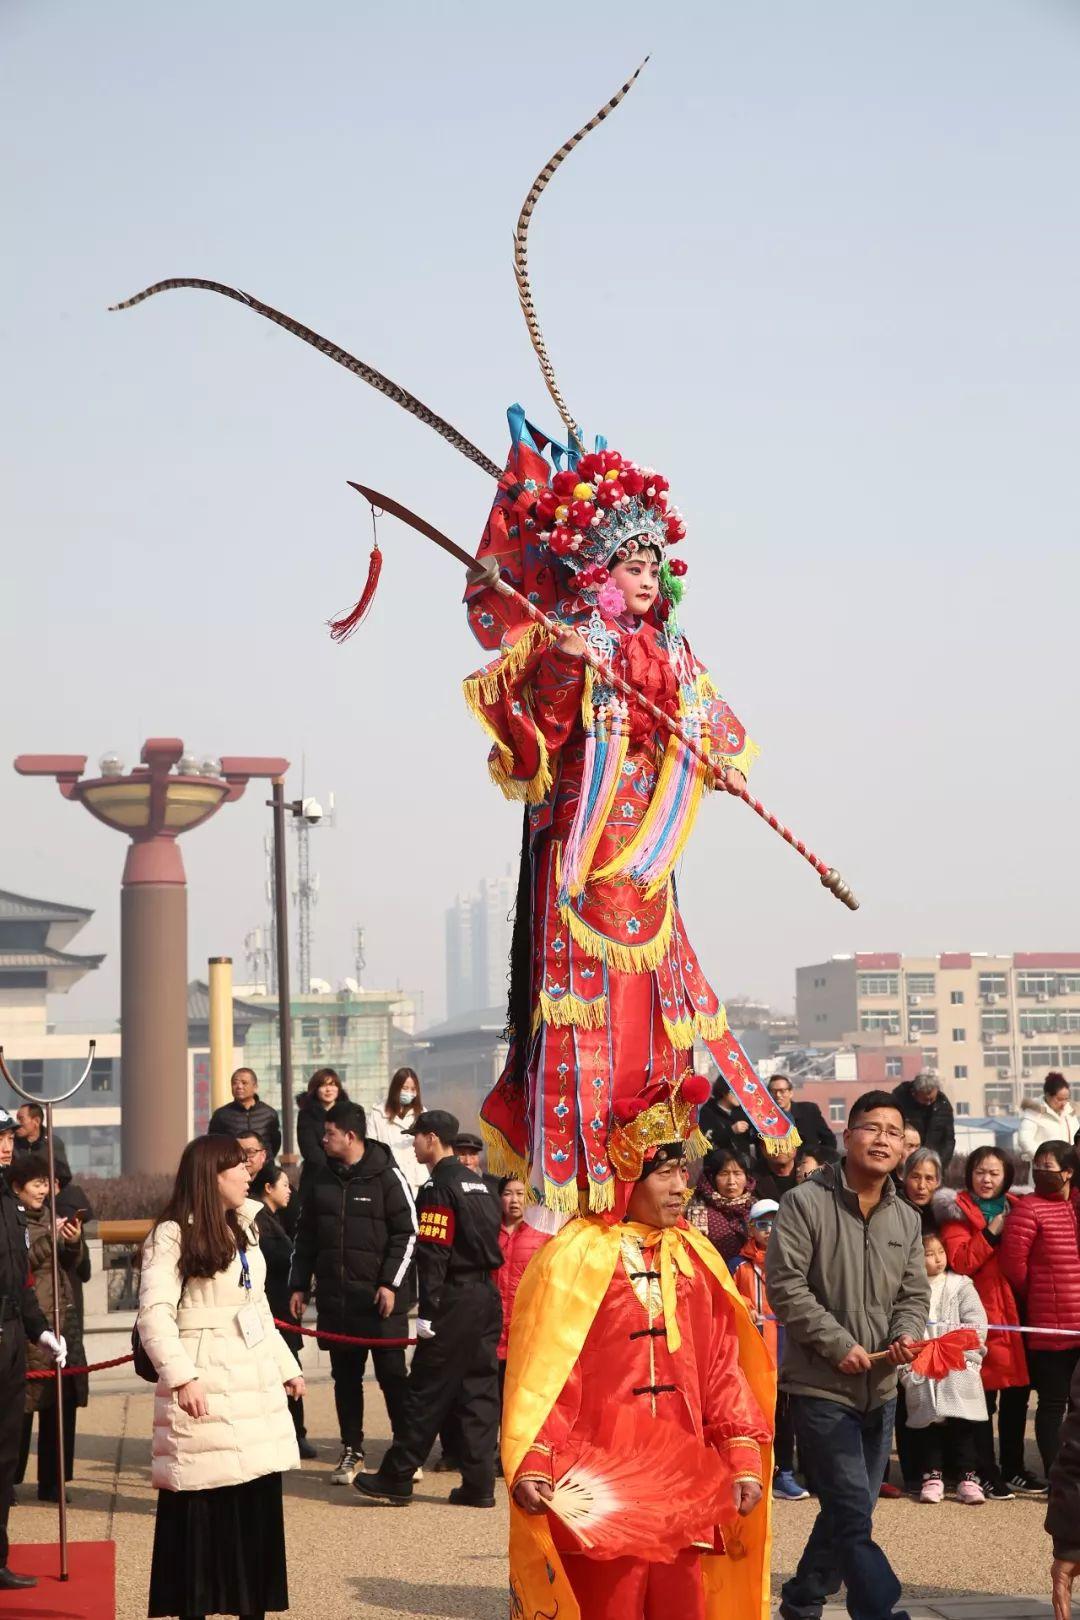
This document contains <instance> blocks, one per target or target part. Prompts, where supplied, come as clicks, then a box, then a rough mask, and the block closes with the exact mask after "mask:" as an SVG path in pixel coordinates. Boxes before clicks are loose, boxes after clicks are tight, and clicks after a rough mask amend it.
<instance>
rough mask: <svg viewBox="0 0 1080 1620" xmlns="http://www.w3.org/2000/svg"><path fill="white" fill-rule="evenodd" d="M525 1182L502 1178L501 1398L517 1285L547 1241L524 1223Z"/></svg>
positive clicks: (499, 1275)
mask: <svg viewBox="0 0 1080 1620" xmlns="http://www.w3.org/2000/svg"><path fill="white" fill-rule="evenodd" d="M526 1196H527V1194H526V1191H525V1183H524V1182H523V1181H521V1180H520V1179H519V1178H518V1177H517V1176H503V1178H502V1180H501V1181H500V1182H499V1198H500V1199H501V1201H502V1225H501V1226H500V1227H499V1247H500V1249H501V1250H502V1253H503V1263H502V1265H501V1266H500V1267H499V1269H498V1271H497V1272H496V1273H495V1285H496V1287H497V1288H498V1290H499V1294H500V1296H501V1298H502V1308H503V1325H502V1335H501V1337H500V1339H499V1395H500V1398H501V1396H502V1389H503V1382H504V1380H505V1378H506V1346H507V1343H508V1341H509V1338H510V1318H511V1316H512V1315H513V1312H514V1295H515V1294H516V1293H517V1290H518V1283H519V1282H520V1281H521V1279H522V1277H523V1276H524V1275H525V1267H526V1266H527V1265H528V1263H529V1261H530V1260H531V1259H532V1257H533V1255H534V1254H535V1253H536V1251H537V1249H541V1248H543V1246H544V1244H545V1243H546V1242H547V1240H548V1234H547V1233H546V1232H538V1231H537V1229H536V1227H535V1226H529V1225H528V1223H527V1222H526V1220H525V1199H526Z"/></svg>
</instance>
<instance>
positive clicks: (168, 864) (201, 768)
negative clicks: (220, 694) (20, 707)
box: [15, 737, 289, 1174]
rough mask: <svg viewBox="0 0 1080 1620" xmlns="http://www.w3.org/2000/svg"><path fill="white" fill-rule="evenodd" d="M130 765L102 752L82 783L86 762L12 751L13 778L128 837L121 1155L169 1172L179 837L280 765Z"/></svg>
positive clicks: (179, 1137) (160, 750)
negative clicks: (49, 780)
mask: <svg viewBox="0 0 1080 1620" xmlns="http://www.w3.org/2000/svg"><path fill="white" fill-rule="evenodd" d="M140 758H141V761H142V763H141V764H140V765H137V766H136V767H135V769H134V770H132V771H130V772H129V773H128V774H126V775H125V774H124V767H123V765H122V763H121V762H120V760H119V759H117V758H116V756H115V755H106V756H105V757H104V758H103V759H102V761H101V765H100V770H101V775H100V776H97V777H93V778H91V779H88V780H84V779H83V771H84V770H85V768H86V755H85V754H20V755H19V756H18V758H17V759H16V761H15V769H16V770H17V771H18V772H19V774H20V775H21V776H52V777H55V779H56V783H57V786H58V787H59V789H60V792H61V793H62V794H63V795H64V798H65V799H72V800H74V801H75V802H76V803H79V804H81V805H83V807H84V808H85V809H87V810H89V812H90V814H91V815H92V816H94V817H95V818H96V819H97V820H98V821H103V822H104V823H105V825H106V826H107V827H112V828H113V829H114V831H116V832H123V833H127V835H128V837H129V838H130V840H131V843H130V845H129V847H128V852H127V860H126V861H125V863H124V875H123V880H122V886H121V890H120V1035H121V1043H122V1046H121V1075H122V1081H121V1084H122V1092H121V1096H122V1109H121V1115H120V1136H121V1157H122V1163H123V1168H124V1170H125V1171H144V1172H147V1173H154V1172H168V1173H169V1174H171V1173H172V1172H173V1171H174V1170H175V1169H176V1161H177V1159H178V1158H179V1156H180V1153H181V1151H182V1150H183V1147H184V1144H185V1143H186V1141H187V1136H188V1073H187V1066H188V1065H187V880H186V878H185V875H184V862H183V859H182V857H181V854H180V850H179V847H178V844H177V839H178V838H179V836H180V834H181V833H184V832H190V831H191V830H192V829H193V828H195V827H199V826H201V825H202V823H203V822H204V821H208V820H209V819H210V817H211V816H212V815H214V813H215V812H216V811H217V810H220V808H221V806H222V805H223V804H229V803H231V802H232V800H234V799H238V798H239V797H240V796H241V794H242V793H243V791H244V789H245V788H246V787H247V784H248V782H249V781H251V779H252V778H253V777H271V778H273V777H275V776H282V775H284V773H285V771H286V770H287V769H288V764H289V762H288V760H285V759H277V758H271V759H266V758H261V757H248V756H245V755H233V756H226V757H224V758H222V759H220V760H218V759H206V760H203V761H202V762H201V763H200V762H199V760H198V759H197V758H196V757H195V756H194V755H192V754H186V753H185V752H184V745H183V743H182V742H180V740H179V739H178V738H176V737H151V738H149V739H148V741H147V742H145V743H144V744H143V748H142V753H141V756H140Z"/></svg>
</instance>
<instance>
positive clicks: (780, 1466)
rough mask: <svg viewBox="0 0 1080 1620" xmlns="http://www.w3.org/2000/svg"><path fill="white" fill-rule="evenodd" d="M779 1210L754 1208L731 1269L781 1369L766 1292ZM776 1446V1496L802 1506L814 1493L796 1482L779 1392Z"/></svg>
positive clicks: (768, 1201)
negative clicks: (767, 1260)
mask: <svg viewBox="0 0 1080 1620" xmlns="http://www.w3.org/2000/svg"><path fill="white" fill-rule="evenodd" d="M779 1208H780V1205H779V1204H778V1203H777V1202H776V1200H775V1198H760V1199H758V1201H757V1202H756V1203H754V1204H752V1205H751V1206H750V1212H749V1216H748V1226H749V1236H748V1237H747V1240H746V1242H745V1243H744V1244H743V1247H742V1249H741V1251H740V1253H739V1256H738V1258H737V1259H736V1260H734V1261H732V1265H731V1274H732V1276H733V1277H734V1279H735V1286H736V1288H737V1289H738V1290H739V1292H740V1294H742V1295H743V1297H744V1298H745V1299H746V1300H747V1302H748V1303H749V1306H750V1314H751V1315H752V1316H753V1318H754V1322H755V1324H756V1325H757V1330H758V1332H759V1333H760V1334H761V1337H762V1338H763V1339H764V1340H765V1343H766V1344H767V1345H768V1347H769V1354H770V1355H771V1356H772V1358H773V1364H774V1365H775V1366H777V1367H779V1365H780V1325H779V1323H778V1322H777V1320H776V1318H775V1317H774V1315H773V1312H772V1306H771V1305H770V1304H769V1296H768V1294H766V1292H765V1251H766V1250H767V1249H768V1247H769V1239H770V1238H771V1237H772V1229H773V1221H774V1220H775V1219H776V1212H777V1210H778V1209H779ZM774 1444H775V1456H776V1473H775V1475H774V1477H773V1495H774V1496H775V1497H776V1498H777V1500H778V1501H781V1502H801V1501H802V1500H803V1498H804V1497H806V1496H809V1494H810V1493H809V1491H806V1490H804V1489H803V1487H802V1486H801V1485H800V1484H799V1482H798V1480H797V1479H796V1478H795V1429H794V1426H793V1425H792V1421H791V1414H790V1412H789V1410H788V1398H787V1396H786V1395H782V1394H781V1393H780V1391H779V1390H777V1392H776V1439H775V1442H774Z"/></svg>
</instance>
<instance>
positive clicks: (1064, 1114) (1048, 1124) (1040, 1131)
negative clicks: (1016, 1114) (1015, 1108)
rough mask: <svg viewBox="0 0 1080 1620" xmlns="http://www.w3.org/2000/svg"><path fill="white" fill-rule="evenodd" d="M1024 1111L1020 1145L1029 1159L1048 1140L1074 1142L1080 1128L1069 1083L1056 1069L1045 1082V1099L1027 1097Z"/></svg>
mask: <svg viewBox="0 0 1080 1620" xmlns="http://www.w3.org/2000/svg"><path fill="white" fill-rule="evenodd" d="M1020 1111H1021V1113H1022V1114H1023V1116H1024V1117H1023V1119H1022V1120H1021V1121H1020V1129H1019V1130H1018V1131H1017V1133H1016V1145H1017V1147H1018V1149H1019V1150H1020V1152H1021V1153H1022V1154H1023V1156H1024V1157H1025V1158H1026V1159H1033V1158H1034V1157H1035V1154H1036V1152H1037V1151H1038V1149H1039V1148H1041V1147H1042V1145H1043V1143H1044V1142H1071V1141H1072V1140H1073V1139H1074V1137H1075V1136H1076V1133H1077V1131H1078V1130H1080V1116H1078V1115H1077V1113H1076V1110H1075V1109H1074V1108H1073V1105H1072V1092H1071V1091H1070V1089H1069V1082H1068V1081H1067V1080H1066V1078H1065V1076H1064V1075H1063V1074H1059V1073H1058V1072H1057V1071H1056V1070H1051V1071H1050V1073H1049V1074H1048V1075H1047V1077H1046V1079H1045V1080H1044V1081H1043V1098H1042V1102H1041V1103H1038V1102H1031V1101H1030V1100H1029V1099H1027V1098H1025V1100H1024V1101H1023V1102H1022V1103H1021V1104H1020Z"/></svg>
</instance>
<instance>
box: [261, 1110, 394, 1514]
mask: <svg viewBox="0 0 1080 1620" xmlns="http://www.w3.org/2000/svg"><path fill="white" fill-rule="evenodd" d="M366 1129H367V1120H366V1118H365V1116H364V1110H363V1109H362V1108H361V1107H360V1106H359V1105H358V1104H357V1103H350V1102H338V1103H335V1104H334V1106H333V1108H331V1109H330V1110H329V1112H328V1113H327V1116H326V1130H325V1134H324V1136H323V1146H324V1148H325V1149H326V1157H327V1164H326V1168H325V1169H323V1170H318V1171H317V1172H316V1173H315V1175H314V1177H313V1178H312V1181H311V1185H310V1187H309V1188H308V1191H307V1192H306V1193H305V1195H304V1200H303V1204H302V1206H301V1209H300V1221H299V1224H298V1226H297V1229H296V1243H295V1247H294V1249H293V1263H292V1275H291V1276H290V1278H289V1287H290V1289H291V1291H292V1299H291V1306H292V1313H293V1315H294V1317H295V1318H296V1319H297V1321H299V1320H300V1318H301V1317H302V1316H303V1314H304V1306H305V1305H306V1304H307V1300H308V1295H309V1294H310V1292H311V1279H312V1275H313V1274H314V1277H315V1298H316V1303H317V1306H318V1312H319V1327H320V1328H321V1329H325V1330H326V1332H327V1333H348V1334H352V1335H355V1336H356V1337H358V1338H365V1339H404V1338H407V1337H408V1333H409V1320H408V1311H409V1306H410V1305H411V1304H412V1300H413V1274H412V1268H413V1260H414V1256H415V1250H416V1207H415V1205H414V1204H413V1200H412V1194H411V1193H410V1191H409V1184H408V1182H407V1181H406V1180H405V1177H404V1176H403V1175H402V1173H401V1171H400V1170H399V1169H398V1168H397V1166H396V1165H395V1163H394V1160H393V1157H392V1155H391V1153H390V1150H389V1148H386V1147H384V1146H383V1144H382V1143H381V1142H375V1141H366V1140H365V1131H366ZM320 1348H328V1349H329V1351H330V1371H331V1374H332V1375H333V1379H334V1402H335V1405H336V1407H337V1417H338V1428H339V1429H340V1431H341V1458H340V1461H339V1462H338V1465H337V1467H336V1468H335V1469H334V1472H333V1473H332V1474H331V1476H330V1478H331V1483H332V1484H334V1485H349V1484H351V1483H352V1480H353V1477H354V1476H355V1475H356V1474H358V1473H359V1472H361V1470H362V1469H363V1466H364V1369H365V1367H366V1365H367V1355H368V1353H367V1348H366V1347H364V1346H359V1345H344V1344H330V1345H326V1346H324V1345H322V1344H321V1343H320ZM371 1357H372V1361H373V1362H374V1364H375V1377H376V1378H377V1379H378V1381H379V1387H380V1389H381V1390H382V1392H383V1399H384V1400H385V1401H386V1411H387V1415H388V1416H389V1418H390V1427H391V1429H393V1431H394V1432H395V1433H396V1432H397V1429H398V1427H399V1424H400V1418H401V1400H402V1396H403V1395H404V1393H405V1386H406V1383H407V1381H408V1374H407V1372H406V1368H405V1351H404V1348H403V1347H402V1346H400V1345H388V1346H387V1347H386V1348H385V1349H373V1350H372V1353H371Z"/></svg>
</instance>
